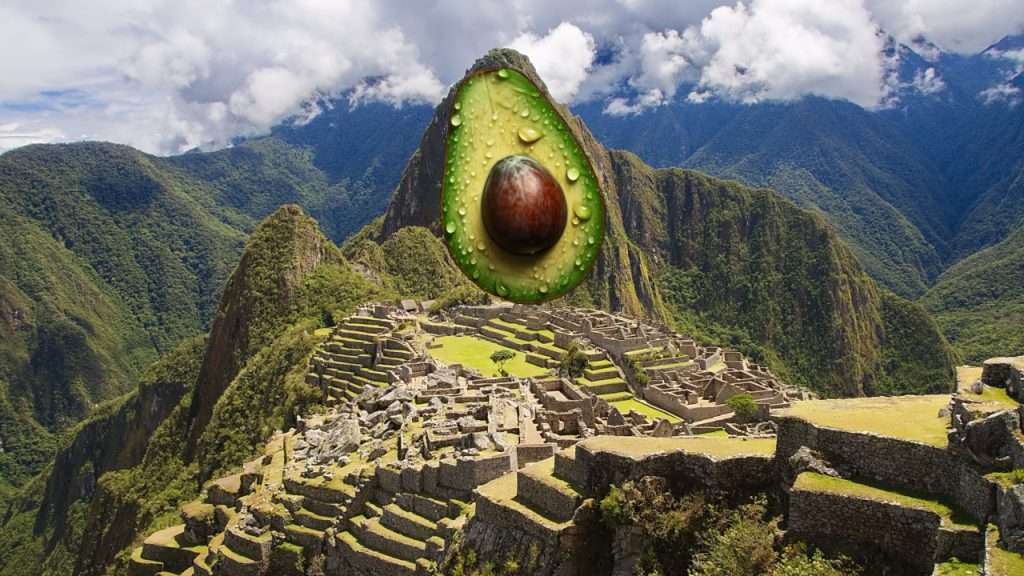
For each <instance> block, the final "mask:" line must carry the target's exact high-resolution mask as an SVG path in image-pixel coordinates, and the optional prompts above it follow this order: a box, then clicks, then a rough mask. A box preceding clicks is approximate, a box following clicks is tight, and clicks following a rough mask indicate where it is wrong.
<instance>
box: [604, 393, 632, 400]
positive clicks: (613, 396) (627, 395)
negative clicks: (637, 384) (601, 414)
mask: <svg viewBox="0 0 1024 576" xmlns="http://www.w3.org/2000/svg"><path fill="white" fill-rule="evenodd" d="M597 397H598V398H600V399H601V400H604V401H605V402H620V401H622V400H629V399H630V398H632V397H633V394H631V393H629V392H612V393H611V394H598V395H597Z"/></svg>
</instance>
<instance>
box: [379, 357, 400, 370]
mask: <svg viewBox="0 0 1024 576" xmlns="http://www.w3.org/2000/svg"><path fill="white" fill-rule="evenodd" d="M402 364H405V360H404V359H402V358H395V357H393V356H387V355H385V356H381V357H380V358H378V359H377V365H378V366H386V367H388V368H394V367H395V366H401V365H402Z"/></svg>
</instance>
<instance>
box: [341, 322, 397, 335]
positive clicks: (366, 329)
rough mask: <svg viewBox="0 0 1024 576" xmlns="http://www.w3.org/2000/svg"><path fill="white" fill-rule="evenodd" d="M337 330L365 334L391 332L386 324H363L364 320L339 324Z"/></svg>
mask: <svg viewBox="0 0 1024 576" xmlns="http://www.w3.org/2000/svg"><path fill="white" fill-rule="evenodd" d="M337 330H338V331H339V332H341V331H349V332H362V333H364V334H384V333H386V332H389V331H390V330H388V329H387V328H385V327H384V326H376V325H373V324H363V323H362V322H345V323H343V324H342V325H341V326H338V328H337Z"/></svg>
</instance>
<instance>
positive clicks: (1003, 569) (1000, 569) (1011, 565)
mask: <svg viewBox="0 0 1024 576" xmlns="http://www.w3.org/2000/svg"><path fill="white" fill-rule="evenodd" d="M988 529H989V532H990V534H989V540H990V541H993V542H994V541H996V540H997V539H998V536H999V534H998V532H999V529H998V528H996V527H995V526H992V525H989V528H988ZM989 558H990V559H991V560H992V562H991V563H990V566H988V567H987V568H988V569H989V571H988V573H989V574H993V575H994V576H1011V575H1016V574H1024V554H1017V553H1015V552H1010V551H1009V550H1004V549H1003V548H1000V547H999V546H998V545H996V546H993V547H992V548H991V550H990V551H989Z"/></svg>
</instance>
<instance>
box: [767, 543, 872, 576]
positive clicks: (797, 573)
mask: <svg viewBox="0 0 1024 576" xmlns="http://www.w3.org/2000/svg"><path fill="white" fill-rule="evenodd" d="M769 574H770V576H854V575H856V574H860V568H859V567H858V566H857V565H856V564H854V563H853V562H851V561H850V560H849V559H848V558H846V557H843V556H840V557H839V558H827V557H826V556H825V555H824V554H822V553H821V550H815V551H814V552H813V553H808V550H807V546H806V545H804V544H795V545H792V546H787V547H786V549H785V550H783V552H782V558H780V559H779V562H778V563H776V564H775V567H774V568H773V569H772V571H771V572H770V573H769Z"/></svg>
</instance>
